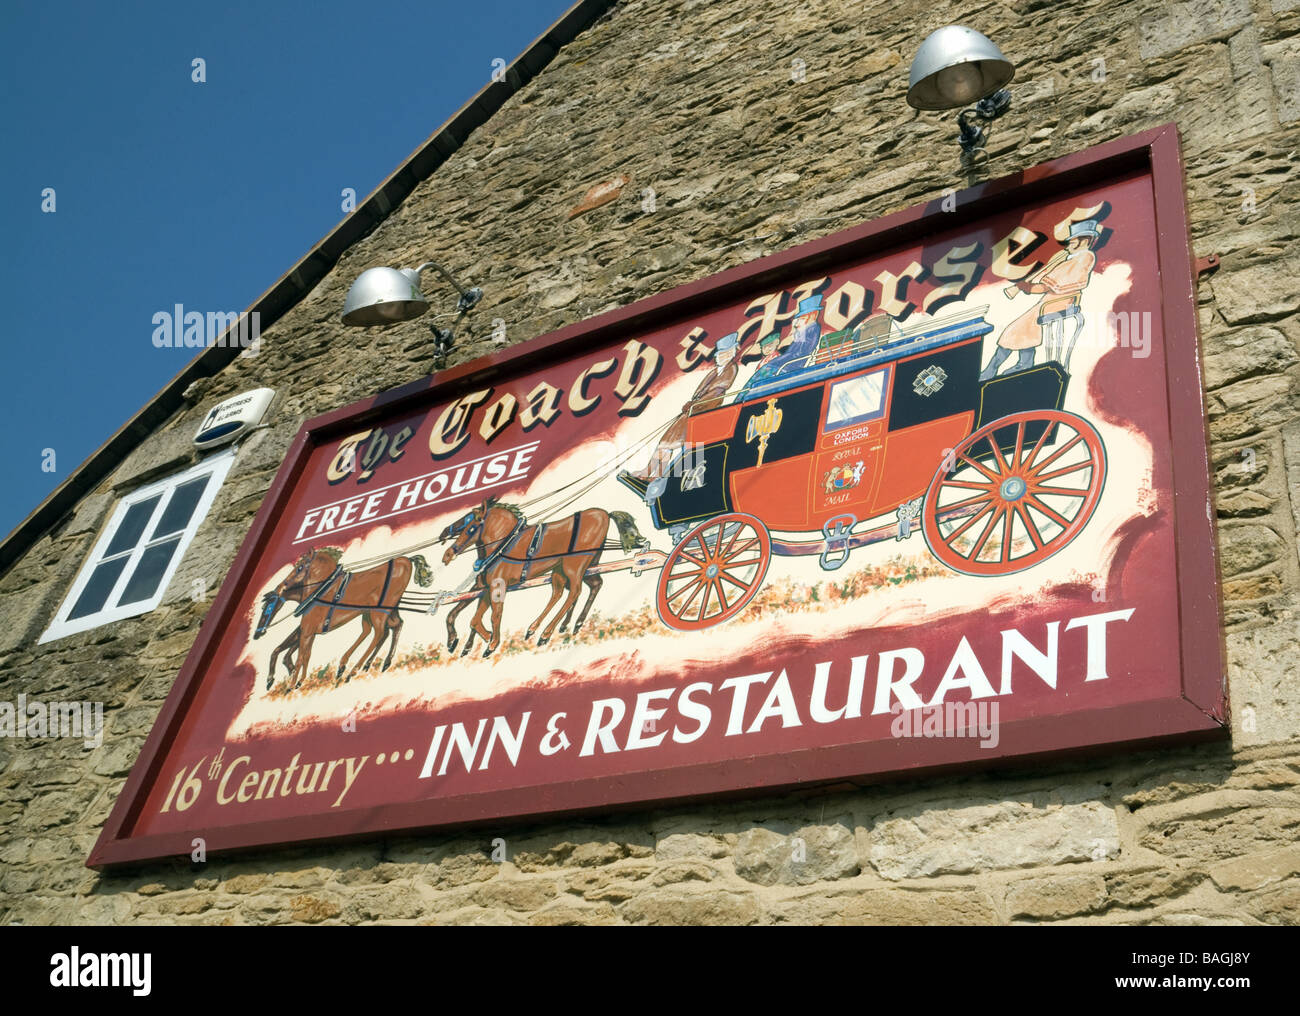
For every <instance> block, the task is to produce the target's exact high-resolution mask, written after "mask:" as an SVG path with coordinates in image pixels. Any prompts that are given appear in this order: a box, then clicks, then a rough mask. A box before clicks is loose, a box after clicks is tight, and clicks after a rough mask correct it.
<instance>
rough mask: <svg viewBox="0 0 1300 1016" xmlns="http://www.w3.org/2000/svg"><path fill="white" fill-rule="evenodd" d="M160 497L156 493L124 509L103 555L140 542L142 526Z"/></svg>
mask: <svg viewBox="0 0 1300 1016" xmlns="http://www.w3.org/2000/svg"><path fill="white" fill-rule="evenodd" d="M161 497H162V495H161V494H157V495H155V496H154V497H151V498H149V500H148V501H141V502H139V503H138V504H133V505H131V507H130V508H128V509H127V510H126V516H125V517H124V518H123V519H122V524H121V525H120V526H118V527H117V532H116V533H114V534H113V539H112V540H111V541H110V542H109V544H108V550H106V551H104V556H105V557H112V556H113V555H114V554H120V553H121V552H122V551H124V550H130V549H131V548H132V547H134V546H135V545H136V544H137V543H139V542H140V537H141V536H143V535H144V527H145V526H147V525H148V524H149V519H150V517H151V516H152V515H153V510H154V509H155V508H157V507H158V501H159V499H160V498H161ZM105 595H107V594H105Z"/></svg>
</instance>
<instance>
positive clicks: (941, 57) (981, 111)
mask: <svg viewBox="0 0 1300 1016" xmlns="http://www.w3.org/2000/svg"><path fill="white" fill-rule="evenodd" d="M1015 74H1016V68H1015V65H1014V64H1012V63H1011V61H1010V60H1008V59H1007V58H1006V57H1005V56H1003V55H1002V51H1001V50H1000V49H998V48H997V46H995V45H993V43H992V42H990V41H989V40H988V39H987V38H986V37H985V36H983V35H981V34H980V33H979V32H976V31H975V30H974V29H970V28H963V27H962V26H961V25H948V26H947V27H945V28H940V29H939V30H938V31H937V32H932V33H930V35H929V36H928V37H927V38H926V40H925V42H923V43H921V48H920V49H918V50H917V51H916V59H915V60H913V61H912V73H911V75H910V76H909V77H908V81H907V103H908V105H909V106H913V107H915V108H916V109H960V108H961V107H962V106H965V105H967V104H968V103H971V102H974V106H973V107H972V108H970V109H966V110H963V111H962V113H961V115H960V116H958V118H957V123H958V125H959V126H960V128H961V133H960V134H959V135H958V138H957V141H958V143H959V144H960V145H961V149H962V151H963V152H965V153H966V154H967V155H971V154H973V153H974V152H975V151H976V150H977V149H979V148H983V147H984V142H985V141H986V140H987V133H986V132H985V129H984V128H983V127H981V126H978V125H977V124H975V123H972V122H971V119H970V118H971V117H977V118H978V119H980V120H982V121H984V123H986V124H987V123H991V122H992V121H993V120H996V119H997V118H998V117H1000V116H1001V115H1002V114H1003V113H1005V112H1006V111H1007V110H1008V109H1010V108H1011V93H1010V92H1008V91H1007V90H1006V89H1005V88H1003V87H1002V86H1003V85H1005V84H1007V82H1009V81H1010V80H1011V79H1012V78H1013V77H1015Z"/></svg>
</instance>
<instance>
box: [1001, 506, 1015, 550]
mask: <svg viewBox="0 0 1300 1016" xmlns="http://www.w3.org/2000/svg"><path fill="white" fill-rule="evenodd" d="M1002 515H1003V518H1005V519H1006V521H1005V522H1003V523H1002V561H1003V563H1005V562H1007V561H1010V560H1011V519H1012V518H1013V517H1014V516H1013V513H1012V512H1010V511H1006V512H1003V513H1002Z"/></svg>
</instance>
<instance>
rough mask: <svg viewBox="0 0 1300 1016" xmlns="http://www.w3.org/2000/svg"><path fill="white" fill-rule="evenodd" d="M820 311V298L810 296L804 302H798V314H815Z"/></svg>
mask: <svg viewBox="0 0 1300 1016" xmlns="http://www.w3.org/2000/svg"><path fill="white" fill-rule="evenodd" d="M821 309H822V298H821V297H820V296H810V297H808V299H806V300H800V301H799V310H798V314H799V315H800V316H802V315H804V314H816V313H817V312H818V311H820V310H821Z"/></svg>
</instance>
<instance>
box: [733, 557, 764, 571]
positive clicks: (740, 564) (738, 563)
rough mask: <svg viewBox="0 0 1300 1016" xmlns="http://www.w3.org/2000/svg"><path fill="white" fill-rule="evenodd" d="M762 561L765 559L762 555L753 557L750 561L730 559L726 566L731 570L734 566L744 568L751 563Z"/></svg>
mask: <svg viewBox="0 0 1300 1016" xmlns="http://www.w3.org/2000/svg"><path fill="white" fill-rule="evenodd" d="M762 561H763V559H762V558H761V557H756V558H754V559H752V560H750V561H728V562H727V563H726V565H725V567H726V568H727V569H728V570H730V569H732V568H744V567H746V566H747V565H751V564H761V563H762Z"/></svg>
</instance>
